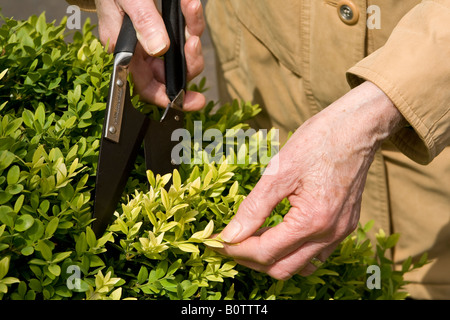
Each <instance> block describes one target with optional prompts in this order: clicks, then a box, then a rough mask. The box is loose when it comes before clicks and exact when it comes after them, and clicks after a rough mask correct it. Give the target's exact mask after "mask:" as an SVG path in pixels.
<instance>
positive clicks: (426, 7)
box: [347, 0, 450, 164]
mask: <svg viewBox="0 0 450 320" xmlns="http://www.w3.org/2000/svg"><path fill="white" fill-rule="evenodd" d="M347 80H348V82H349V84H350V86H352V87H355V86H357V85H359V84H360V83H362V82H363V81H365V80H369V81H371V82H373V83H374V84H376V85H377V86H378V87H379V88H380V89H381V90H383V91H384V92H385V93H386V95H387V96H389V98H390V99H391V100H392V101H393V102H394V104H395V105H396V107H397V108H398V110H399V111H400V112H401V113H402V114H403V116H404V117H405V119H406V120H407V121H408V123H409V124H410V126H408V127H405V128H403V129H402V130H400V131H399V132H398V133H397V134H396V135H395V136H393V137H392V139H391V140H392V142H393V143H394V144H395V145H396V146H397V148H399V150H400V151H401V152H403V153H404V154H405V155H406V156H408V157H409V158H411V159H412V160H414V161H416V162H418V163H420V164H428V163H429V162H431V161H432V160H433V159H434V158H435V157H436V156H437V155H438V154H439V153H440V152H441V151H442V150H443V149H444V148H445V147H446V146H448V145H450V108H449V106H450V0H426V1H422V3H420V4H419V5H417V6H416V7H414V8H413V9H412V10H411V11H410V12H408V13H407V14H406V15H405V16H404V17H403V18H402V20H401V21H400V22H399V23H398V24H397V26H396V27H395V28H394V30H393V32H392V34H391V35H390V37H389V39H388V41H387V42H386V44H385V45H384V46H383V47H381V48H380V49H378V50H377V51H375V52H374V53H372V54H371V55H369V56H367V57H366V58H365V59H363V60H362V61H360V62H359V63H357V64H356V65H355V66H353V67H352V68H350V69H349V70H348V72H347Z"/></svg>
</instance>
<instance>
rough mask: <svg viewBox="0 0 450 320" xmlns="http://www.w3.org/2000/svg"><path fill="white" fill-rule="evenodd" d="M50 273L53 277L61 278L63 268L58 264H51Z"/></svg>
mask: <svg viewBox="0 0 450 320" xmlns="http://www.w3.org/2000/svg"><path fill="white" fill-rule="evenodd" d="M48 271H50V272H51V273H52V274H53V275H55V276H57V277H58V276H59V275H60V274H61V267H60V266H58V265H57V264H50V265H49V266H48Z"/></svg>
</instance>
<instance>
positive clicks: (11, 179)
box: [6, 166, 20, 185]
mask: <svg viewBox="0 0 450 320" xmlns="http://www.w3.org/2000/svg"><path fill="white" fill-rule="evenodd" d="M19 177H20V168H19V166H12V167H11V168H10V169H9V171H8V175H7V176H6V181H7V182H8V184H9V185H11V184H16V183H17V182H18V181H19Z"/></svg>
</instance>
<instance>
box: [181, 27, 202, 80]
mask: <svg viewBox="0 0 450 320" xmlns="http://www.w3.org/2000/svg"><path fill="white" fill-rule="evenodd" d="M184 51H185V57H186V66H187V80H188V81H191V80H192V79H194V78H195V77H197V76H198V75H199V74H200V73H202V71H203V69H204V68H205V59H204V57H203V54H202V43H201V41H200V38H199V37H197V36H192V37H190V38H189V39H188V40H187V41H186V45H185V47H184Z"/></svg>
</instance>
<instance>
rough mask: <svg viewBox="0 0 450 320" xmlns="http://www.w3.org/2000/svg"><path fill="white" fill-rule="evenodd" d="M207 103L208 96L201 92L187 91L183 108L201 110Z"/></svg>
mask: <svg viewBox="0 0 450 320" xmlns="http://www.w3.org/2000/svg"><path fill="white" fill-rule="evenodd" d="M205 105H206V98H205V96H204V95H203V94H201V93H200V92H194V91H187V92H186V96H185V97H184V104H183V110H185V111H196V110H200V109H202V108H203V107H205Z"/></svg>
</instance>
